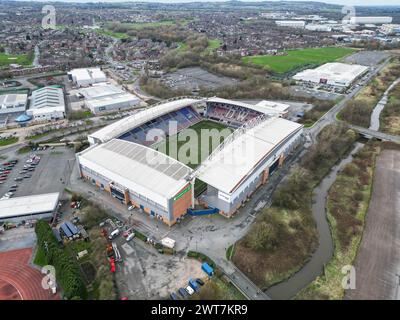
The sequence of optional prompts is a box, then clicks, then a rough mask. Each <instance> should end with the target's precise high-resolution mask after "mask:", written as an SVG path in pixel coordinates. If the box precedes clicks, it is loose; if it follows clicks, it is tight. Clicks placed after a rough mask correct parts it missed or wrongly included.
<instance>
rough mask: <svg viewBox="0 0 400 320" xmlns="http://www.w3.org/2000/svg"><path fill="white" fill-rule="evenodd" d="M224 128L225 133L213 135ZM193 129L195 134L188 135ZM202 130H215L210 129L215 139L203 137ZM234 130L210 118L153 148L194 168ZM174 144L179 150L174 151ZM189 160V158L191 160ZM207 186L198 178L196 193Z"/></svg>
mask: <svg viewBox="0 0 400 320" xmlns="http://www.w3.org/2000/svg"><path fill="white" fill-rule="evenodd" d="M224 129H226V131H225V132H224V133H225V134H223V135H220V134H218V135H217V136H216V135H213V134H214V133H218V132H220V133H221V132H222V130H224ZM191 130H194V131H195V133H196V134H195V136H192V135H188V133H189V132H191ZM202 130H213V131H214V132H213V131H210V135H211V136H214V139H213V138H211V137H209V139H208V141H207V140H204V137H205V136H203V138H202V135H201V132H202ZM215 130H218V132H216V131H215ZM232 131H233V130H232V129H231V128H229V127H228V126H226V125H224V124H221V123H217V122H213V121H209V120H203V121H200V122H198V123H196V124H195V125H193V126H191V127H189V128H188V129H185V130H182V131H181V132H179V133H178V134H176V135H173V136H170V137H168V138H167V139H165V140H163V141H161V142H159V143H156V144H154V145H153V146H152V148H154V149H156V150H158V151H160V152H163V153H165V154H167V155H169V156H170V157H173V158H175V159H177V160H178V161H180V162H182V163H184V164H186V165H187V166H188V167H190V168H192V169H194V168H196V167H198V166H199V165H200V163H201V162H202V161H204V160H205V158H207V156H208V155H209V154H210V153H211V152H212V151H213V150H214V149H215V148H216V147H217V146H218V145H219V144H221V143H222V142H223V141H224V138H226V137H227V135H229V133H231V132H232ZM203 133H204V131H203ZM218 137H219V139H218ZM174 144H176V146H177V148H176V150H177V152H174V151H173V149H172V148H173V147H172V148H171V145H172V146H173V145H174ZM182 148H184V149H183V150H184V151H182V150H181V149H182ZM192 153H194V154H192ZM180 155H181V156H180ZM182 155H183V157H182ZM187 160H189V162H188V161H187ZM206 187H207V185H206V184H205V183H204V182H203V181H201V180H199V179H196V183H195V186H194V192H195V195H196V196H197V195H199V194H200V193H201V192H202V191H204V190H205V188H206Z"/></svg>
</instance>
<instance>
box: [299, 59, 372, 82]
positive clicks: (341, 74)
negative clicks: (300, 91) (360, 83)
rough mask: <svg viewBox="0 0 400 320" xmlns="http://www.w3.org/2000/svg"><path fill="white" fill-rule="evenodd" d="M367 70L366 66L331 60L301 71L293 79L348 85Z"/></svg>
mask: <svg viewBox="0 0 400 320" xmlns="http://www.w3.org/2000/svg"><path fill="white" fill-rule="evenodd" d="M367 71H368V67H365V66H361V65H355V64H345V63H337V62H333V63H326V64H324V65H322V66H320V67H318V68H316V69H307V70H304V71H301V72H299V73H297V74H296V75H295V76H294V77H293V79H295V80H298V81H304V82H312V83H316V84H326V85H331V86H335V87H348V86H350V85H351V84H352V83H353V82H354V81H355V80H357V79H358V78H359V77H361V76H362V75H363V74H365V73H366V72H367Z"/></svg>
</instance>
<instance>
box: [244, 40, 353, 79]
mask: <svg viewBox="0 0 400 320" xmlns="http://www.w3.org/2000/svg"><path fill="white" fill-rule="evenodd" d="M353 52H355V50H354V49H351V48H336V47H328V48H311V49H301V50H289V51H287V55H285V56H269V55H265V56H252V57H244V58H243V61H244V62H246V63H252V64H256V65H259V66H262V67H264V68H266V69H269V70H271V71H273V72H275V73H280V74H282V73H286V72H289V71H292V70H294V69H298V68H301V67H304V66H306V65H321V64H324V63H327V62H332V61H335V60H338V59H340V58H343V57H344V56H347V55H349V54H351V53H353Z"/></svg>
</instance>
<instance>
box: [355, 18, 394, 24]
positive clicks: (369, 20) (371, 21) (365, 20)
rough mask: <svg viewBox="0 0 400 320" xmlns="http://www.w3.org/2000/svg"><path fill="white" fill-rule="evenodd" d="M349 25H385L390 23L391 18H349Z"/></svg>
mask: <svg viewBox="0 0 400 320" xmlns="http://www.w3.org/2000/svg"><path fill="white" fill-rule="evenodd" d="M349 21H350V24H387V23H392V21H393V18H392V17H351V18H350V20H349Z"/></svg>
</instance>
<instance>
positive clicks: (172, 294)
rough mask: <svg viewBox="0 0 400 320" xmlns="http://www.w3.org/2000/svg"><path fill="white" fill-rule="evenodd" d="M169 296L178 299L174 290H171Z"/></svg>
mask: <svg viewBox="0 0 400 320" xmlns="http://www.w3.org/2000/svg"><path fill="white" fill-rule="evenodd" d="M169 296H170V298H171V300H179V298H178V296H177V295H176V293H175V292H171V294H170V295H169Z"/></svg>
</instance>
